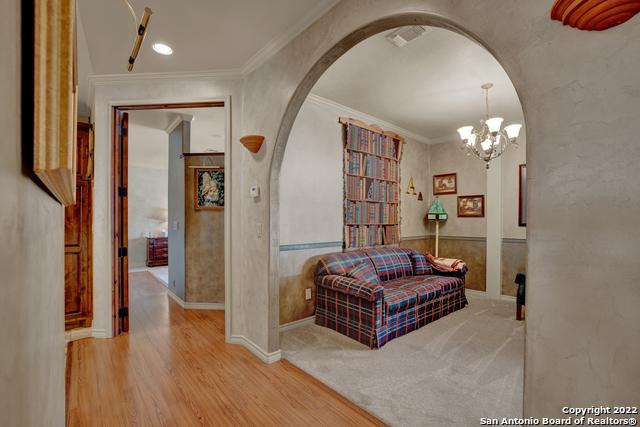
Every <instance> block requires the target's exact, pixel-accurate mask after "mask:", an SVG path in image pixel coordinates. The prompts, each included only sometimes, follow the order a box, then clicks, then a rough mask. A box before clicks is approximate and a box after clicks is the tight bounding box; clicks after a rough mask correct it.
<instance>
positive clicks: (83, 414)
mask: <svg viewBox="0 0 640 427" xmlns="http://www.w3.org/2000/svg"><path fill="white" fill-rule="evenodd" d="M130 317H131V320H130V322H131V332H129V333H128V334H125V335H122V336H119V337H116V338H113V339H93V338H89V339H85V340H81V341H76V342H72V343H70V344H69V348H68V357H69V360H68V363H67V366H68V367H69V366H70V370H69V372H68V373H67V376H68V378H67V381H68V393H69V396H68V399H69V402H68V405H69V410H68V417H67V418H68V420H67V421H68V423H67V425H69V426H93V425H101V426H127V425H148V426H163V425H166V426H191V425H198V426H210V425H217V426H220V425H274V426H276V425H277V426H285V425H287V426H299V425H332V424H334V425H354V426H356V425H357V426H364V425H383V424H382V423H381V422H380V421H378V420H376V419H375V418H373V417H372V416H371V415H369V414H368V413H366V412H365V411H363V410H362V409H360V408H358V407H357V406H355V405H353V404H352V403H350V402H349V401H347V400H346V399H344V398H342V397H341V396H340V395H338V394H336V393H335V392H334V391H332V390H330V389H329V388H327V387H325V386H324V385H322V384H321V383H320V382H318V381H316V380H315V379H313V378H312V377H310V376H309V375H307V374H306V373H304V372H302V371H301V370H299V369H298V368H296V367H294V366H293V365H291V364H289V363H288V362H286V361H281V362H277V363H274V364H272V365H266V364H263V363H262V362H261V361H260V360H258V359H257V358H256V357H254V356H253V355H252V354H251V353H250V352H249V351H248V350H246V349H244V348H242V347H240V346H235V345H229V344H225V342H224V313H223V312H222V311H205V310H202V311H199V310H183V309H182V308H180V306H179V305H178V304H177V303H176V302H175V301H173V300H172V299H170V298H168V297H167V291H166V288H165V287H164V286H163V285H162V284H161V283H160V282H158V280H157V279H156V278H155V277H154V276H153V275H152V274H151V273H148V272H140V273H131V274H130ZM68 369H69V368H68Z"/></svg>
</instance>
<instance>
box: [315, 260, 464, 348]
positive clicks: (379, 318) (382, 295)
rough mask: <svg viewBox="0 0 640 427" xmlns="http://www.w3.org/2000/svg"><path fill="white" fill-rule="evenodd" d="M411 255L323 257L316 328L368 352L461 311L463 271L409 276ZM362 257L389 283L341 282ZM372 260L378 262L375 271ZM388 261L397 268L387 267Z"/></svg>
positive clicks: (359, 262)
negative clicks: (336, 334)
mask: <svg viewBox="0 0 640 427" xmlns="http://www.w3.org/2000/svg"><path fill="white" fill-rule="evenodd" d="M411 252H412V251H411V250H408V249H395V248H379V249H369V250H367V251H357V252H348V253H339V254H333V255H327V256H325V257H323V258H322V259H321V260H320V261H319V262H318V266H317V268H316V278H315V282H316V285H317V292H316V324H318V325H321V326H325V327H327V328H331V329H333V330H335V331H338V332H340V333H341V334H343V335H346V336H348V337H350V338H353V339H355V340H358V341H359V342H361V343H363V344H365V345H368V346H369V347H370V348H380V347H382V346H383V345H385V344H386V343H387V342H389V341H390V340H392V339H394V338H397V337H400V336H402V335H405V334H408V333H409V332H411V331H413V330H415V329H418V328H420V327H422V326H424V325H426V324H428V323H431V322H433V321H435V320H437V319H439V318H441V317H443V316H446V315H447V314H449V313H452V312H454V311H456V310H460V309H462V308H464V306H465V305H466V304H467V298H466V297H465V292H464V272H461V273H459V272H456V273H455V274H453V273H451V274H446V273H439V274H438V275H422V276H416V277H413V276H412V270H413V268H414V267H413V265H412V263H411V257H410V254H411ZM367 254H369V256H371V261H373V265H374V266H375V269H376V271H377V272H378V275H379V276H380V272H381V271H382V272H383V273H384V274H385V276H384V277H388V278H389V279H388V280H387V281H385V282H383V283H381V284H372V283H367V282H365V281H362V280H357V279H354V278H350V277H346V275H347V274H348V273H349V272H350V271H351V270H352V269H353V268H354V267H359V266H360V264H361V263H362V262H363V261H366V260H368V259H369V257H368V256H367ZM374 257H375V258H376V259H377V260H378V262H379V263H381V264H380V265H381V269H380V270H379V269H378V264H376V261H375V260H374ZM393 258H396V259H398V260H399V261H398V262H399V263H400V264H401V265H400V266H393V265H388V264H389V263H390V261H388V260H389V259H393ZM405 258H406V259H405ZM407 261H408V263H407ZM365 264H366V263H365ZM402 264H407V265H408V269H409V273H408V274H407V273H406V270H407V266H404V265H402ZM338 272H339V273H338ZM394 276H399V277H394ZM380 278H382V277H380Z"/></svg>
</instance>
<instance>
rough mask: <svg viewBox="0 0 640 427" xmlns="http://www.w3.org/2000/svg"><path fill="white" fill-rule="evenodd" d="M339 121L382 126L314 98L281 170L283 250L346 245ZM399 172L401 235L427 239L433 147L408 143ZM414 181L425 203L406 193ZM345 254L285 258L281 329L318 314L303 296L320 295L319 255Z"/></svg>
mask: <svg viewBox="0 0 640 427" xmlns="http://www.w3.org/2000/svg"><path fill="white" fill-rule="evenodd" d="M340 116H348V117H353V118H359V119H362V120H364V121H368V122H372V123H381V120H378V119H375V118H372V117H368V116H366V115H364V114H363V113H359V112H355V111H353V110H348V109H345V108H344V107H341V106H337V105H335V104H331V103H325V102H323V101H318V100H317V98H315V97H311V98H308V99H307V101H306V102H305V103H304V105H303V107H302V109H301V110H300V114H299V115H298V117H297V119H296V122H295V125H294V127H293V129H292V132H291V136H290V137H289V143H288V145H287V152H286V154H285V158H284V162H283V165H282V174H281V179H280V193H281V195H282V198H281V202H280V206H281V209H280V223H281V224H282V229H281V233H282V234H281V236H282V239H281V241H280V242H281V244H283V245H289V244H306V243H323V242H341V241H342V226H343V219H342V214H343V212H342V205H343V142H342V128H343V125H341V124H340V123H338V117H340ZM393 130H394V131H398V130H397V129H393ZM400 173H401V183H400V195H401V233H402V236H422V237H424V236H426V234H427V225H426V224H425V222H424V217H425V214H426V209H427V203H428V195H427V193H426V192H427V191H428V186H427V182H428V180H429V146H428V145H426V144H424V143H421V142H417V141H415V140H412V139H407V143H406V144H405V145H404V148H403V154H402V160H401V165H400ZM410 177H413V181H414V185H415V187H416V191H422V192H423V199H424V200H422V201H419V200H418V198H417V196H413V195H409V194H406V190H407V184H408V182H409V178H410ZM340 249H341V248H340V246H337V247H334V248H329V249H327V248H321V249H305V250H296V251H285V252H281V253H280V256H279V262H280V267H281V272H280V279H279V290H278V292H279V297H280V308H279V321H280V324H283V323H288V322H292V321H294V320H300V319H303V318H305V317H309V316H311V315H313V313H314V307H313V301H314V300H313V298H312V299H311V300H305V298H304V296H305V289H306V288H311V289H312V291H313V292H315V285H314V283H313V267H314V266H315V262H316V261H317V258H318V256H319V254H322V253H330V252H336V251H339V250H340Z"/></svg>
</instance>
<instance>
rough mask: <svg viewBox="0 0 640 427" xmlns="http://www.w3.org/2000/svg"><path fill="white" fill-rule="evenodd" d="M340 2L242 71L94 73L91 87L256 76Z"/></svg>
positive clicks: (321, 8)
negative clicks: (272, 58) (251, 74)
mask: <svg viewBox="0 0 640 427" xmlns="http://www.w3.org/2000/svg"><path fill="white" fill-rule="evenodd" d="M339 2H340V0H327V1H325V2H321V3H320V4H318V5H317V6H316V7H315V8H313V9H311V10H310V11H309V13H307V14H306V15H305V16H304V17H302V18H301V19H299V20H298V22H297V23H296V24H295V25H293V26H292V27H290V28H289V30H287V31H286V32H285V33H283V34H281V35H279V36H277V37H275V38H274V39H272V40H271V41H269V43H267V44H266V46H264V47H263V48H262V49H260V50H259V51H258V52H256V53H255V54H254V55H253V56H252V57H251V58H249V60H248V61H247V62H246V63H245V64H244V65H243V66H242V67H240V68H230V69H223V70H206V71H194V72H190V71H187V72H166V73H135V74H94V75H90V76H89V85H90V86H91V87H95V86H106V85H109V84H119V83H127V82H138V81H153V80H198V79H205V80H206V79H242V78H244V77H245V76H246V75H247V74H250V73H252V72H253V71H255V70H256V69H258V68H259V67H260V66H261V65H262V64H264V63H265V62H267V61H268V60H269V59H270V58H271V57H273V56H274V55H275V54H276V53H278V52H279V51H280V50H281V49H282V48H283V47H285V46H286V45H287V44H289V43H290V42H291V41H292V40H293V39H295V38H296V37H297V36H298V35H300V33H302V32H303V31H304V30H306V29H307V28H308V27H309V26H311V24H313V23H314V22H315V21H317V20H318V19H319V18H320V17H321V16H323V15H324V14H325V13H327V12H328V11H329V10H330V9H331V8H333V7H334V6H335V5H336V4H338V3H339Z"/></svg>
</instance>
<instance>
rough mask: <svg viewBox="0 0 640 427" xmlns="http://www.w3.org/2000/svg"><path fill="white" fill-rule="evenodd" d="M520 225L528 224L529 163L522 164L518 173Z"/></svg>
mask: <svg viewBox="0 0 640 427" xmlns="http://www.w3.org/2000/svg"><path fill="white" fill-rule="evenodd" d="M518 225H519V226H520V227H526V226H527V165H520V170H519V173H518Z"/></svg>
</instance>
